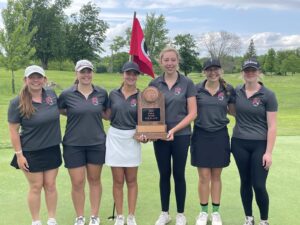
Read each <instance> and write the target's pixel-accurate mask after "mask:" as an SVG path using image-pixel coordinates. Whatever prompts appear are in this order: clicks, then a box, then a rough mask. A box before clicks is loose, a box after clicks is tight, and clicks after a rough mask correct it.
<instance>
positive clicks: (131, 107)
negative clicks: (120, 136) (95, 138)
mask: <svg viewBox="0 0 300 225" xmlns="http://www.w3.org/2000/svg"><path fill="white" fill-rule="evenodd" d="M137 97H138V93H135V94H133V95H131V96H129V97H128V98H127V99H125V97H124V95H123V93H122V91H121V88H118V89H114V90H112V91H111V92H110V93H109V98H108V99H109V100H108V106H107V107H108V108H110V109H111V118H110V121H111V122H110V125H111V126H113V127H114V128H117V129H120V130H132V129H135V128H136V124H137Z"/></svg>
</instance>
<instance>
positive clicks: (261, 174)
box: [231, 138, 269, 220]
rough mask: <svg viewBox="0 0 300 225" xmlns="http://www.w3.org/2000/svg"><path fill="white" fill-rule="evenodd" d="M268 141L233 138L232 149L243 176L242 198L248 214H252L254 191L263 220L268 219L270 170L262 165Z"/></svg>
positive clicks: (241, 176)
mask: <svg viewBox="0 0 300 225" xmlns="http://www.w3.org/2000/svg"><path fill="white" fill-rule="evenodd" d="M266 146H267V141H264V140H245V139H238V138H232V139H231V150H232V153H233V156H234V158H235V162H236V164H237V167H238V170H239V173H240V178H241V189H240V192H241V198H242V202H243V207H244V211H245V214H246V216H252V200H253V191H252V188H253V189H254V192H255V198H256V203H257V205H258V208H259V212H260V217H261V219H262V220H267V219H268V213H269V195H268V192H267V189H266V181H267V176H268V170H265V169H264V168H263V166H262V157H263V155H264V153H265V151H266Z"/></svg>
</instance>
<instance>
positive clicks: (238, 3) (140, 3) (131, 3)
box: [127, 0, 300, 10]
mask: <svg viewBox="0 0 300 225" xmlns="http://www.w3.org/2000/svg"><path fill="white" fill-rule="evenodd" d="M127 5H128V8H134V9H137V8H144V9H168V8H182V7H183V6H184V7H197V6H216V7H222V8H236V9H249V8H265V9H275V10H283V9H300V1H295V0H285V1H281V0H264V1H262V0H252V1H249V0H226V1H224V0H215V1H211V0H172V1H170V0H152V1H151V3H150V1H148V0H128V1H127Z"/></svg>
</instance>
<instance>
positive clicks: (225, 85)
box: [219, 77, 230, 96]
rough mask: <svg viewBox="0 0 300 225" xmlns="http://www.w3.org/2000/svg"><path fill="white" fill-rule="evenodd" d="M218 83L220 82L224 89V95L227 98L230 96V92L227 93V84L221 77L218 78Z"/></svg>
mask: <svg viewBox="0 0 300 225" xmlns="http://www.w3.org/2000/svg"><path fill="white" fill-rule="evenodd" d="M219 81H220V84H221V86H222V87H223V88H224V90H225V94H226V95H227V96H229V95H230V91H229V89H228V85H227V82H226V81H225V80H224V79H223V78H222V77H220V78H219Z"/></svg>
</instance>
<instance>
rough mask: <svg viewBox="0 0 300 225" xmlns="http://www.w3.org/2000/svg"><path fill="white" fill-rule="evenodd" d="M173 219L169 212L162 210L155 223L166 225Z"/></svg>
mask: <svg viewBox="0 0 300 225" xmlns="http://www.w3.org/2000/svg"><path fill="white" fill-rule="evenodd" d="M170 221H171V217H170V215H169V213H168V212H161V214H160V215H159V217H158V219H157V220H156V222H155V225H166V224H168V223H169V222H170Z"/></svg>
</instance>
